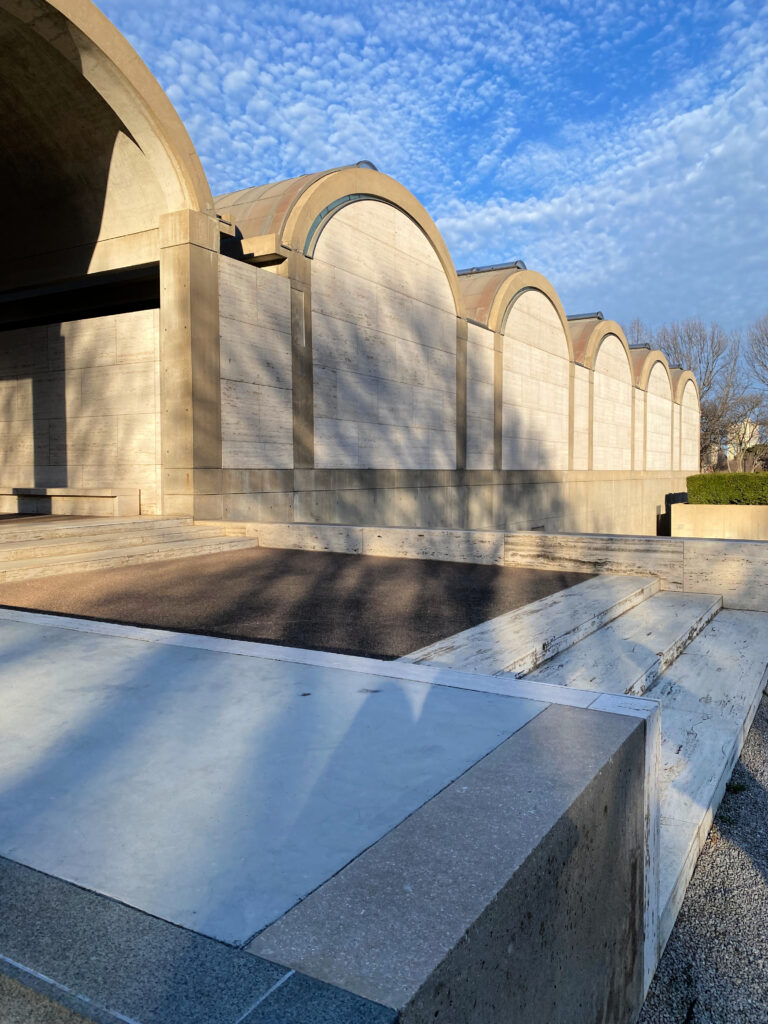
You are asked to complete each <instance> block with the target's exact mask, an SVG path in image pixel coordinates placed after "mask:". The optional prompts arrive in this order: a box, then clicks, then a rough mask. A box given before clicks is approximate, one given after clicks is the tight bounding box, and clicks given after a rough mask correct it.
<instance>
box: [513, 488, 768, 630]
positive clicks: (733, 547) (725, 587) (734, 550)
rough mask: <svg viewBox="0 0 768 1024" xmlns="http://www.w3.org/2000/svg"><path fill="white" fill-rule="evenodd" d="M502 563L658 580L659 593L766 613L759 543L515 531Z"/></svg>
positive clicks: (767, 561) (764, 564)
mask: <svg viewBox="0 0 768 1024" xmlns="http://www.w3.org/2000/svg"><path fill="white" fill-rule="evenodd" d="M680 507H681V508H686V507H687V506H680ZM672 508H673V509H675V508H677V506H675V505H673V506H672ZM673 514H674V513H673ZM504 564H505V565H518V566H531V567H534V568H537V569H553V570H561V571H566V572H617V573H629V574H636V575H640V576H658V577H659V579H660V580H661V586H662V589H663V590H678V591H685V592H687V593H696V594H713V595H716V596H722V598H723V607H725V608H735V609H738V610H740V611H757V612H768V543H765V542H761V541H743V540H716V539H715V540H705V539H698V538H691V537H686V538H684V537H632V536H605V535H603V536H589V535H584V536H580V537H573V536H571V537H564V536H561V535H557V534H549V535H548V534H545V533H525V532H520V533H509V534H507V536H506V538H505V544H504Z"/></svg>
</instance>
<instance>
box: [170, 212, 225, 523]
mask: <svg viewBox="0 0 768 1024" xmlns="http://www.w3.org/2000/svg"><path fill="white" fill-rule="evenodd" d="M218 260H219V228H218V224H217V222H216V220H215V219H214V218H212V217H209V216H207V215H206V214H202V213H196V212H194V211H192V210H180V211H178V212H176V213H170V214H165V215H164V216H163V217H161V219H160V418H161V419H160V422H161V428H160V429H161V451H162V474H161V507H162V511H163V513H165V514H171V515H196V516H198V517H199V518H219V517H220V516H221V515H222V510H221V508H220V506H221V502H222V498H221V381H220V369H221V368H220V360H219V280H218Z"/></svg>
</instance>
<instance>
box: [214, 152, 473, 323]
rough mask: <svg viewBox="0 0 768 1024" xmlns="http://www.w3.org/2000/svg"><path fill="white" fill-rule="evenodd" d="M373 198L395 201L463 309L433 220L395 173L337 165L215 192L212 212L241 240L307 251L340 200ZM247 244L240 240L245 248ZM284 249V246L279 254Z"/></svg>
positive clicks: (276, 250)
mask: <svg viewBox="0 0 768 1024" xmlns="http://www.w3.org/2000/svg"><path fill="white" fill-rule="evenodd" d="M361 201H377V202H381V203H386V204H388V205H390V206H394V207H395V208H396V209H398V210H400V211H402V213H404V214H405V215H406V216H407V217H409V218H410V219H411V220H412V221H413V222H414V223H415V224H416V225H417V226H418V228H419V229H420V231H421V232H422V234H424V235H425V236H426V238H427V239H428V241H429V243H430V245H431V246H432V248H433V250H434V252H435V254H436V255H437V258H438V260H439V261H440V264H441V266H442V268H443V271H444V273H445V276H446V278H447V280H448V284H449V287H450V289H451V292H452V294H453V298H454V304H455V307H456V313H457V315H458V316H462V315H463V305H462V298H461V292H460V288H459V279H458V275H457V273H456V268H455V267H454V264H453V260H452V259H451V255H450V253H449V252H448V248H447V246H446V244H445V241H444V240H443V237H442V235H441V234H440V231H439V230H438V228H437V225H436V224H435V222H434V221H433V220H432V218H431V217H430V215H429V214H428V213H427V211H426V210H425V209H424V207H423V206H422V205H421V203H420V202H419V201H418V199H416V197H415V196H414V195H413V194H412V193H411V192H409V191H408V189H407V188H405V186H404V185H401V184H400V183H399V182H398V181H395V179H394V178H390V177H389V176H388V175H386V174H382V173H381V172H380V171H376V170H373V169H372V168H370V167H360V166H357V165H354V166H351V167H339V168H334V169H332V170H328V171H321V172H319V173H316V174H305V175H302V176H301V177H298V178H291V179H289V180H287V181H281V182H275V183H272V184H268V185H260V186H257V187H256V188H250V189H243V190H242V191H240V192H232V193H229V194H227V195H222V196H218V197H217V199H216V210H217V212H218V213H219V214H220V215H221V216H222V217H224V218H225V219H227V220H230V221H232V222H233V223H235V224H236V226H237V228H238V230H239V232H240V233H241V234H242V237H243V239H244V240H245V241H246V242H253V244H254V245H256V240H261V242H260V244H261V246H262V247H263V248H265V249H266V248H269V247H270V246H272V247H273V248H274V253H275V254H276V255H280V253H281V250H288V251H293V252H298V253H302V254H303V255H305V256H308V257H312V256H313V255H314V252H315V247H316V245H317V243H318V240H319V238H320V237H321V235H322V232H323V231H324V229H325V228H326V226H327V225H328V223H329V222H330V221H331V219H332V218H333V216H334V215H335V214H336V213H338V212H339V210H340V209H342V208H343V207H345V206H348V205H350V204H351V203H355V202H361ZM245 248H247V246H245V244H244V251H245ZM286 254H287V253H286V252H285V251H283V253H282V255H286Z"/></svg>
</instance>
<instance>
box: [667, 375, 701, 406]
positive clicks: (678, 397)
mask: <svg viewBox="0 0 768 1024" xmlns="http://www.w3.org/2000/svg"><path fill="white" fill-rule="evenodd" d="M670 377H671V380H672V397H673V400H674V401H675V402H677V404H678V405H682V404H683V395H684V394H685V393H686V389H687V388H688V385H689V384H691V385H693V390H694V392H695V393H696V401H697V402H698V401H700V398H701V396H700V395H699V384H698V381H697V380H696V377H695V376H694V374H693V373H692V372H691V370H681V369H679V368H678V367H675V368H674V369H672V370H671V371H670Z"/></svg>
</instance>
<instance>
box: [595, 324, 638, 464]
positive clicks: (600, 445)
mask: <svg viewBox="0 0 768 1024" xmlns="http://www.w3.org/2000/svg"><path fill="white" fill-rule="evenodd" d="M594 389H595V394H594V399H593V423H592V468H593V469H631V468H632V376H631V371H630V366H629V360H628V359H627V353H626V351H625V349H624V346H623V345H622V344H621V342H620V341H619V339H618V338H617V337H616V336H615V335H614V334H608V335H606V337H605V338H604V339H603V341H602V343H601V345H600V349H599V351H598V353H597V359H596V360H595V373H594Z"/></svg>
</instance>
